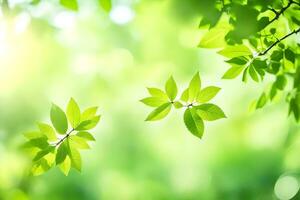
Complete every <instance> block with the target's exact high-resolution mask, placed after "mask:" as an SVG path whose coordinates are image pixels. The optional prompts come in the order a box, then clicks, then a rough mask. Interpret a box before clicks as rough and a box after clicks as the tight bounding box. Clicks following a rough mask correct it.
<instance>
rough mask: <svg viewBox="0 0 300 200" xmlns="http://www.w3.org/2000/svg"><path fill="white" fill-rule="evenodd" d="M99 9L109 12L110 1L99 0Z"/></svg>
mask: <svg viewBox="0 0 300 200" xmlns="http://www.w3.org/2000/svg"><path fill="white" fill-rule="evenodd" d="M99 3H100V5H101V7H102V8H103V9H104V10H105V11H107V12H109V11H110V10H111V0H99Z"/></svg>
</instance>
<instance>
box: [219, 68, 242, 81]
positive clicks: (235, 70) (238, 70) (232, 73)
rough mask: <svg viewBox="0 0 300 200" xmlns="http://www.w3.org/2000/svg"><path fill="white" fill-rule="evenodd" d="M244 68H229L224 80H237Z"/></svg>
mask: <svg viewBox="0 0 300 200" xmlns="http://www.w3.org/2000/svg"><path fill="white" fill-rule="evenodd" d="M243 69H244V67H242V66H241V67H238V66H236V67H231V68H229V69H228V70H227V71H226V72H225V74H224V75H223V77H222V79H233V78H236V77H237V76H238V75H240V73H241V72H242V71H243Z"/></svg>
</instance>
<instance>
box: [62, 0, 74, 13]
mask: <svg viewBox="0 0 300 200" xmlns="http://www.w3.org/2000/svg"><path fill="white" fill-rule="evenodd" d="M59 2H60V4H61V5H62V6H64V7H65V8H67V9H70V10H74V11H77V10H78V3H77V0H60V1H59Z"/></svg>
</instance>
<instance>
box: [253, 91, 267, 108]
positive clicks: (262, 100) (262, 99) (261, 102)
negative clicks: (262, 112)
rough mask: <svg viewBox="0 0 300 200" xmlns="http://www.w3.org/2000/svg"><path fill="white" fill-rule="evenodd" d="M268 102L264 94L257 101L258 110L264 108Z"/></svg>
mask: <svg viewBox="0 0 300 200" xmlns="http://www.w3.org/2000/svg"><path fill="white" fill-rule="evenodd" d="M267 101H268V99H267V95H266V93H264V92H263V93H262V94H261V96H260V97H259V99H258V101H257V104H256V109H259V108H262V107H264V106H265V105H266V103H267Z"/></svg>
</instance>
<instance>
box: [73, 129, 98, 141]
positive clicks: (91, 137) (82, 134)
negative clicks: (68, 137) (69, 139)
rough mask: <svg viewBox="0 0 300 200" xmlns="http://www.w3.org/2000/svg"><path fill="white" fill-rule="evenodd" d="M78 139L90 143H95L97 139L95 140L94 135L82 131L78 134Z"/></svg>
mask: <svg viewBox="0 0 300 200" xmlns="http://www.w3.org/2000/svg"><path fill="white" fill-rule="evenodd" d="M76 135H77V136H78V137H81V138H84V139H86V140H89V141H95V140H96V139H95V138H94V136H93V135H92V134H90V133H89V132H87V131H80V132H78V133H77V134H76Z"/></svg>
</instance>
